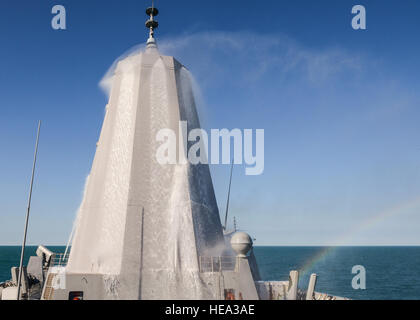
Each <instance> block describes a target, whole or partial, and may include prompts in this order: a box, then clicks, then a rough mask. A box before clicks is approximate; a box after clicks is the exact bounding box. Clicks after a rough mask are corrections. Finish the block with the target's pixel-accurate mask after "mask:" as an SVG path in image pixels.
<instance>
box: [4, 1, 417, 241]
mask: <svg viewBox="0 0 420 320" xmlns="http://www.w3.org/2000/svg"><path fill="white" fill-rule="evenodd" d="M55 4H61V5H64V6H65V7H66V9H67V30H65V31H56V30H53V29H52V28H51V19H52V14H51V13H50V12H51V8H52V7H53V5H55ZM148 4H149V2H148V1H128V0H122V1H111V0H109V1H96V0H91V1H84V2H82V1H76V0H72V1H58V2H56V1H39V0H31V1H28V0H25V1H19V2H16V1H11V0H3V1H1V3H0V41H1V42H0V43H1V45H0V48H1V50H0V69H1V72H0V97H1V103H0V150H1V157H0V226H1V231H0V244H18V243H19V242H20V241H21V238H22V233H23V223H24V216H25V210H26V201H27V192H28V183H29V178H30V173H31V164H32V154H33V145H34V138H35V130H36V125H37V121H38V119H42V120H43V128H42V134H41V144H40V150H39V163H38V164H39V166H38V171H37V176H36V181H35V189H34V195H33V196H34V198H33V204H32V215H31V224H30V228H29V237H28V241H29V243H31V244H41V243H43V244H46V245H51V244H64V243H65V242H66V241H67V238H68V235H69V233H70V230H71V226H72V223H73V220H74V217H75V214H76V211H77V208H78V206H79V204H80V201H81V197H82V190H83V186H84V182H85V178H86V176H87V175H88V173H89V171H90V166H91V163H92V160H93V156H94V152H95V144H96V141H97V139H98V136H99V130H100V128H101V124H102V120H103V114H104V107H105V104H106V102H107V101H106V96H105V95H104V94H103V93H102V92H101V90H100V89H99V87H98V83H99V81H100V80H101V78H102V77H103V75H104V74H105V73H106V71H107V69H108V68H109V67H110V66H111V64H112V63H113V61H114V60H115V59H116V58H118V57H119V56H120V55H121V54H123V53H124V52H126V51H127V50H129V49H130V48H132V47H133V46H136V45H138V44H141V43H143V42H144V41H145V40H146V37H147V30H146V29H145V28H144V21H145V20H146V16H145V15H144V8H145V7H146V6H147V5H148ZM355 4H362V5H365V6H366V10H367V30H365V31H360V30H359V31H355V30H353V29H352V28H351V19H352V15H351V8H352V6H353V5H355ZM156 5H157V7H159V9H160V14H159V16H158V20H159V23H160V28H159V29H158V31H157V32H156V36H157V39H158V42H159V44H160V48H161V51H162V52H163V53H165V54H171V55H174V56H175V57H176V58H177V59H178V60H179V61H181V62H182V63H183V64H184V65H186V66H187V67H188V68H189V69H190V70H191V72H192V73H193V74H194V77H195V78H196V80H197V82H198V84H199V86H200V89H201V97H202V99H200V100H201V101H200V112H201V116H202V122H203V126H204V127H205V128H229V129H233V128H241V129H244V128H250V129H265V172H264V174H263V175H261V176H257V177H250V176H245V174H244V170H243V168H240V167H236V168H235V172H234V181H233V189H232V197H231V201H232V202H231V215H232V216H236V217H237V219H238V224H239V227H240V228H242V229H244V230H247V231H249V232H250V233H251V234H252V235H253V236H254V237H255V238H256V239H257V241H256V244H258V245H334V244H346V245H409V244H412V245H414V244H416V245H420V237H419V234H420V214H419V210H420V200H419V197H420V141H419V136H420V128H419V126H418V121H419V118H420V90H419V89H420V87H419V85H420V83H419V82H420V81H419V78H418V72H419V69H420V62H419V59H418V57H419V56H420V43H419V41H418V33H419V29H420V22H419V21H418V12H419V11H420V3H419V2H418V1H409V0H406V1H404V2H399V1H394V0H393V1H372V0H360V1H357V2H354V1H347V0H341V1H333V0H331V1H329V0H319V1H309V0H308V1H299V0H295V1H265V2H264V3H263V5H261V6H260V7H258V6H257V5H256V2H255V1H248V0H247V1H240V2H239V1H192V0H188V1H187V0H183V1H176V2H175V1H163V0H162V1H157V3H156ZM212 174H213V179H214V185H215V190H216V195H217V200H218V203H219V207H220V211H221V212H224V208H225V202H226V192H227V185H228V176H229V166H213V167H212Z"/></svg>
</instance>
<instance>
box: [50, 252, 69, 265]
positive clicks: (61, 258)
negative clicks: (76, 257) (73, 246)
mask: <svg viewBox="0 0 420 320" xmlns="http://www.w3.org/2000/svg"><path fill="white" fill-rule="evenodd" d="M68 260H69V254H68V253H67V254H64V253H56V254H54V256H53V257H52V259H51V263H50V267H65V266H66V265H67V262H68Z"/></svg>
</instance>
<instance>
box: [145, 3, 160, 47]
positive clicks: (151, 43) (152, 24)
mask: <svg viewBox="0 0 420 320" xmlns="http://www.w3.org/2000/svg"><path fill="white" fill-rule="evenodd" d="M146 14H147V15H148V16H149V17H150V18H149V20H147V21H146V28H147V29H149V39H147V44H146V49H156V48H157V44H156V40H155V29H157V27H158V26H159V23H158V22H157V21H156V20H155V17H156V16H157V15H158V14H159V10H158V9H157V8H155V6H154V1H152V6H151V7H149V8H147V9H146Z"/></svg>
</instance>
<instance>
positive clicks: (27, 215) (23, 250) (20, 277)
mask: <svg viewBox="0 0 420 320" xmlns="http://www.w3.org/2000/svg"><path fill="white" fill-rule="evenodd" d="M40 131H41V121H39V122H38V132H37V135H36V143H35V154H34V162H33V165H32V176H31V183H30V187H29V198H28V209H27V211H26V220H25V231H24V233H23V243H22V251H21V254H20V264H19V276H18V283H17V286H18V290H17V300H20V287H21V284H22V272H23V259H24V257H25V246H26V235H27V233H28V223H29V213H30V212H31V201H32V189H33V185H34V177H35V168H36V157H37V155H38V144H39V133H40Z"/></svg>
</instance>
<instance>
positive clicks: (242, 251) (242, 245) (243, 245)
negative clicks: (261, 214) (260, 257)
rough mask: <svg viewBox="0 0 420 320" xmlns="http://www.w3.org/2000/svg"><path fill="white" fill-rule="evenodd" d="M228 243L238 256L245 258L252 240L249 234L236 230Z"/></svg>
mask: <svg viewBox="0 0 420 320" xmlns="http://www.w3.org/2000/svg"><path fill="white" fill-rule="evenodd" d="M230 244H231V245H232V249H233V250H234V251H235V252H236V254H237V256H238V257H241V258H245V257H246V254H247V253H248V252H249V250H251V248H252V244H253V242H252V239H251V237H250V236H249V234H247V233H245V232H236V233H235V234H234V235H233V236H232V239H231V240H230Z"/></svg>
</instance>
